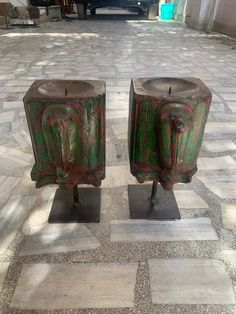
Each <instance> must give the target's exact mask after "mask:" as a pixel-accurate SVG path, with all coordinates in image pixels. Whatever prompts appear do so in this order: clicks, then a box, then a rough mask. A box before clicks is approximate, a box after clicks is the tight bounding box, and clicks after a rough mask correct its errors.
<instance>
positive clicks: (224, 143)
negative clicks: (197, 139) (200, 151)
mask: <svg viewBox="0 0 236 314" xmlns="http://www.w3.org/2000/svg"><path fill="white" fill-rule="evenodd" d="M203 144H204V146H205V147H206V149H207V150H208V151H210V152H213V153H221V152H225V151H235V150H236V144H235V143H234V142H233V141H232V140H227V139H225V140H212V141H204V142H203Z"/></svg>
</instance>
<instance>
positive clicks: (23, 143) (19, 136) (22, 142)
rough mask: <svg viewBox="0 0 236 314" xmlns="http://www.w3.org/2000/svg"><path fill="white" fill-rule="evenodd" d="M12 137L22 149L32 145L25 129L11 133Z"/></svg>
mask: <svg viewBox="0 0 236 314" xmlns="http://www.w3.org/2000/svg"><path fill="white" fill-rule="evenodd" d="M12 137H13V138H14V139H15V140H16V141H17V143H18V144H19V146H20V148H22V149H25V148H28V147H31V146H32V144H31V139H30V135H29V133H27V132H26V131H25V130H22V131H19V132H17V133H14V134H12Z"/></svg>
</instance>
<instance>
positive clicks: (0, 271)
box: [0, 262, 10, 292]
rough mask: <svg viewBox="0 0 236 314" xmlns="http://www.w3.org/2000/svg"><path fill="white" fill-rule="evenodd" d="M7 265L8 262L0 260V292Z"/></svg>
mask: <svg viewBox="0 0 236 314" xmlns="http://www.w3.org/2000/svg"><path fill="white" fill-rule="evenodd" d="M9 265H10V263H8V262H0V292H1V290H2V286H3V282H4V279H5V277H6V274H7V271H8V267H9Z"/></svg>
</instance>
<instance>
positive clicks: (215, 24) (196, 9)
mask: <svg viewBox="0 0 236 314" xmlns="http://www.w3.org/2000/svg"><path fill="white" fill-rule="evenodd" d="M174 2H175V4H176V14H175V19H176V20H178V21H183V22H185V23H186V24H187V25H188V26H190V27H192V28H194V29H197V30H204V31H210V30H214V31H217V32H220V33H223V34H227V35H230V36H232V37H236V0H174Z"/></svg>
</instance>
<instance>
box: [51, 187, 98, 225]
mask: <svg viewBox="0 0 236 314" xmlns="http://www.w3.org/2000/svg"><path fill="white" fill-rule="evenodd" d="M100 209H101V190H100V189H99V188H80V189H79V190H78V187H77V185H76V186H74V188H73V192H72V191H71V190H70V191H63V190H61V189H60V188H58V189H57V190H56V194H55V197H54V200H53V204H52V208H51V212H50V215H49V218H48V222H49V223H69V222H84V223H87V222H99V221H100Z"/></svg>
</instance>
